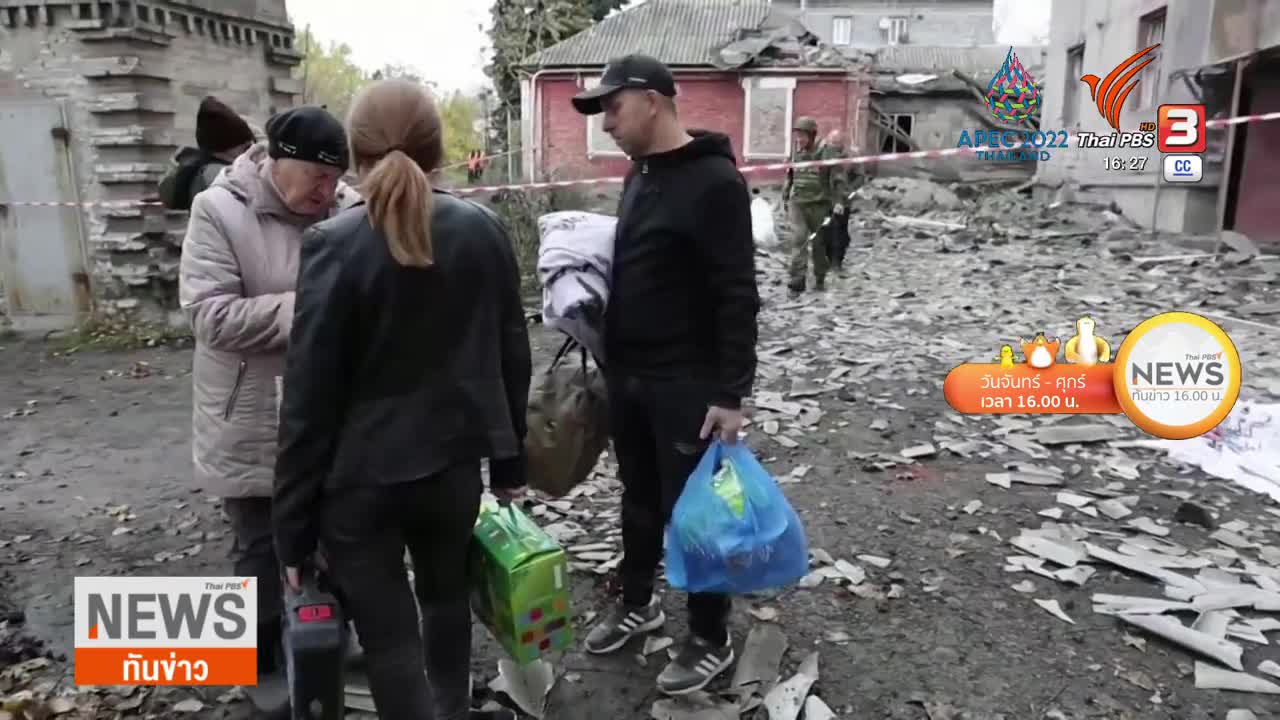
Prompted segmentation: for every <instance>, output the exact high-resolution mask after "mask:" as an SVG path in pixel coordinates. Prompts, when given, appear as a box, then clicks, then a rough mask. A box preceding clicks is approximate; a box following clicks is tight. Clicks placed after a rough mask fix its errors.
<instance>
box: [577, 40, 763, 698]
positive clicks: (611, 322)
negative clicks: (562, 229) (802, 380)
mask: <svg viewBox="0 0 1280 720" xmlns="http://www.w3.org/2000/svg"><path fill="white" fill-rule="evenodd" d="M675 95H676V87H675V81H674V79H673V78H672V76H671V71H670V70H668V69H667V67H666V66H665V65H663V64H662V63H661V62H659V61H658V60H656V59H654V58H652V57H648V56H645V55H628V56H626V57H623V58H619V59H616V60H614V61H612V62H610V63H609V64H608V66H607V67H606V68H605V71H604V75H603V77H602V78H601V81H600V84H599V85H598V86H597V87H596V88H593V89H592V90H588V91H587V92H584V93H582V94H580V95H578V96H576V97H574V98H573V105H574V107H575V108H576V109H577V110H578V112H580V113H582V114H584V115H595V114H603V116H604V117H603V123H602V124H603V127H604V130H605V132H607V133H609V135H610V136H611V137H612V138H613V140H614V142H616V143H617V145H618V147H619V148H621V149H622V150H623V151H624V152H625V153H626V154H627V155H629V156H630V157H631V159H632V167H631V170H630V172H629V173H628V174H627V177H626V180H625V182H624V184H623V190H622V198H621V200H620V202H619V205H618V228H617V238H616V241H615V242H616V246H615V250H614V261H613V277H612V283H611V287H610V297H609V305H608V309H607V311H606V318H605V356H606V357H607V358H608V364H607V366H606V368H605V375H606V381H607V384H608V390H609V404H610V413H611V416H612V417H611V422H610V425H611V431H612V437H613V448H614V453H615V454H616V456H617V459H618V468H619V473H620V475H621V478H622V484H623V495H622V544H623V550H624V555H623V560H622V563H621V568H620V574H621V578H622V585H623V588H622V601H621V603H619V604H618V605H617V606H616V607H614V608H612V609H611V610H610V611H609V612H607V613H606V614H605V615H604V617H603V619H602V620H600V621H599V622H598V623H597V624H596V625H595V627H593V628H592V629H591V630H590V632H589V633H588V635H587V638H586V641H585V645H586V649H587V650H588V651H589V652H592V653H607V652H612V651H615V650H617V649H619V648H621V647H622V646H623V645H625V644H626V643H627V641H628V640H630V639H631V638H632V637H635V636H636V635H638V634H641V633H645V632H650V631H654V630H657V629H658V628H660V627H662V625H663V623H664V622H665V620H666V617H665V615H664V614H663V611H662V606H661V605H660V604H659V602H658V598H657V597H656V596H655V595H654V592H653V589H654V580H655V574H656V570H657V567H658V563H659V561H660V560H661V558H662V543H663V530H664V528H665V527H666V524H667V521H668V520H669V519H670V517H671V512H672V509H673V507H674V506H675V502H676V498H678V497H679V496H680V493H681V491H682V490H683V489H684V484H685V482H686V480H687V479H688V477H689V474H690V473H691V472H692V471H693V469H694V467H695V466H696V465H697V464H698V461H699V460H700V459H701V457H702V454H703V452H704V450H705V449H706V447H707V444H708V442H709V440H710V438H711V436H712V434H713V433H714V434H716V435H717V436H718V437H719V438H720V439H721V440H723V441H724V442H730V443H732V442H737V439H738V432H739V430H740V429H741V428H742V425H743V415H742V400H743V398H745V397H747V396H748V395H750V394H751V389H752V385H753V383H754V379H755V368H756V340H757V338H758V328H757V313H758V312H759V309H760V297H759V292H758V288H757V286H756V274H755V250H754V247H753V242H752V234H751V207H750V206H751V194H750V193H749V192H748V190H747V184H746V181H745V180H744V179H743V177H742V174H741V173H740V172H739V171H738V169H737V167H736V164H735V163H736V161H735V156H734V152H733V147H732V146H731V145H730V143H729V138H728V137H727V136H725V135H723V134H720V133H715V132H707V131H699V130H686V129H685V127H684V126H683V124H682V123H681V121H680V117H679V115H678V114H677V110H676V102H675ZM688 610H689V628H690V630H691V633H690V635H689V637H688V638H687V639H686V640H685V642H684V643H683V645H682V646H681V647H680V650H679V653H678V654H677V655H676V657H675V659H674V660H672V661H671V663H670V664H668V665H667V666H666V668H664V669H663V670H662V672H661V674H659V675H658V689H659V690H661V691H662V692H664V693H667V694H670V695H682V694H686V693H690V692H695V691H697V690H699V689H701V688H703V687H705V686H706V685H707V683H709V682H711V680H712V679H714V678H715V677H716V676H717V675H719V674H720V673H722V672H724V671H725V670H726V669H728V668H729V667H730V666H731V665H732V664H733V660H734V652H733V643H732V640H731V638H730V634H729V628H728V616H729V610H730V599H729V598H728V597H727V596H724V595H719V594H710V593H695V594H691V595H690V596H689V598H688Z"/></svg>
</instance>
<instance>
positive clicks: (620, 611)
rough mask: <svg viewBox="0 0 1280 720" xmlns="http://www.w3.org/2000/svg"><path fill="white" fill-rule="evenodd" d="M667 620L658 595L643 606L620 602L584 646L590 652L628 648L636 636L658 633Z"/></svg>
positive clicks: (589, 636)
mask: <svg viewBox="0 0 1280 720" xmlns="http://www.w3.org/2000/svg"><path fill="white" fill-rule="evenodd" d="M666 621H667V616H666V615H664V614H663V613H662V606H661V605H659V604H658V597H657V596H656V595H655V596H653V597H651V598H650V599H649V604H648V605H645V606H643V607H636V606H634V605H626V604H623V603H618V604H617V605H616V606H614V608H613V609H612V610H610V611H609V613H608V614H607V615H605V617H604V619H603V620H601V621H600V622H599V623H597V624H596V626H595V627H593V628H591V632H589V633H587V640H586V642H585V643H583V644H584V645H585V646H586V648H587V652H589V653H594V654H596V655H601V654H603V653H610V652H613V651H614V650H617V649H618V648H620V647H622V646H623V645H626V644H627V641H628V640H630V639H631V638H633V637H635V636H637V635H640V634H643V633H647V632H653V631H654V630H657V629H658V628H660V627H662V624H663V623H665V622H666Z"/></svg>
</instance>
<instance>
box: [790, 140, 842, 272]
mask: <svg viewBox="0 0 1280 720" xmlns="http://www.w3.org/2000/svg"><path fill="white" fill-rule="evenodd" d="M792 143H793V148H792V156H791V161H792V162H796V163H803V162H813V161H816V160H827V159H830V158H832V157H836V156H835V155H834V154H833V151H832V150H831V149H829V148H827V147H825V146H822V145H819V144H818V123H817V121H815V120H814V119H813V118H811V117H800V118H797V119H796V122H795V127H794V128H792ZM845 176H846V174H845V171H844V169H843V168H839V167H829V166H828V167H803V168H792V169H791V170H788V171H787V181H786V184H785V185H784V187H783V192H782V196H783V197H784V198H786V200H787V202H788V215H789V217H790V221H791V279H790V281H789V282H788V283H787V289H788V290H790V291H791V293H792V294H793V295H796V294H799V293H802V292H804V290H805V286H806V281H807V280H808V275H809V258H810V256H812V258H813V287H814V289H815V290H825V289H826V286H827V269H828V262H829V261H828V258H827V247H826V246H827V242H826V240H827V238H826V236H825V233H824V231H823V226H822V223H823V221H824V220H826V219H827V216H828V215H832V214H844V198H845V194H846V191H845V184H846V183H845Z"/></svg>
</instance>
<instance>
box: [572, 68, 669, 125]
mask: <svg viewBox="0 0 1280 720" xmlns="http://www.w3.org/2000/svg"><path fill="white" fill-rule="evenodd" d="M626 89H635V90H653V91H654V92H657V93H661V94H663V95H666V96H667V97H675V96H676V81H675V78H673V77H671V70H670V69H668V68H667V66H666V65H664V64H662V61H661V60H658V59H657V58H654V57H650V56H648V55H640V54H633V55H626V56H624V57H620V58H614V59H613V60H610V61H609V64H608V65H606V66H605V68H604V75H603V76H602V77H601V78H600V84H599V85H597V86H595V87H593V88H591V89H590V90H587V91H585V92H581V93H578V94H577V95H574V96H573V107H574V109H575V110H577V111H578V112H580V113H582V114H583V115H598V114H600V113H602V112H604V107H603V106H601V104H600V101H601V100H603V99H605V98H607V97H609V96H610V95H612V94H614V93H616V92H618V91H619V90H626Z"/></svg>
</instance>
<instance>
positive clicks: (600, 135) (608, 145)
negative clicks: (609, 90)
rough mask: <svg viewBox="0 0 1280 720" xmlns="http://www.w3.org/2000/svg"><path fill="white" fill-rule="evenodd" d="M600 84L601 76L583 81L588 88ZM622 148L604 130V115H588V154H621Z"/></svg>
mask: <svg viewBox="0 0 1280 720" xmlns="http://www.w3.org/2000/svg"><path fill="white" fill-rule="evenodd" d="M599 84H600V78H598V77H591V78H586V79H585V80H584V81H583V85H585V86H586V89H587V90H590V89H591V88H594V87H595V86H597V85H599ZM621 154H623V153H622V150H621V149H619V148H618V144H617V143H615V142H614V141H613V138H611V137H609V133H607V132H605V131H604V116H603V115H588V116H587V155H588V156H592V155H621Z"/></svg>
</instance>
